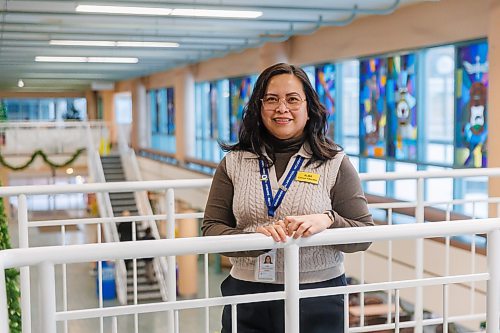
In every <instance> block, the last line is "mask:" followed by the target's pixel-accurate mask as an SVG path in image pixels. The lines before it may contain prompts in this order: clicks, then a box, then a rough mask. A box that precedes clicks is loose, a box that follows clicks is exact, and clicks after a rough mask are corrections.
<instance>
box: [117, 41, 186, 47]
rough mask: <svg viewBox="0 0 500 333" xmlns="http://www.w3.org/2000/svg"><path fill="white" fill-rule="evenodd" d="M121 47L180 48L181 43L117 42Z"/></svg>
mask: <svg viewBox="0 0 500 333" xmlns="http://www.w3.org/2000/svg"><path fill="white" fill-rule="evenodd" d="M116 46H121V47H179V43H171V42H116Z"/></svg>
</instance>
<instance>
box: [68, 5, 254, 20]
mask: <svg viewBox="0 0 500 333" xmlns="http://www.w3.org/2000/svg"><path fill="white" fill-rule="evenodd" d="M76 11H77V12H82V13H106V14H128V15H158V16H167V15H173V16H195V17H226V18H257V17H259V16H262V12H259V11H251V10H222V9H196V8H176V9H171V8H159V7H131V6H103V5H78V6H76Z"/></svg>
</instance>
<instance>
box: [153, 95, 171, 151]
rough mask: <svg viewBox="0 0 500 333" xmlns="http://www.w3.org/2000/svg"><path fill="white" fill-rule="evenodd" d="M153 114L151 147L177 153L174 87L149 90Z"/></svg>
mask: <svg viewBox="0 0 500 333" xmlns="http://www.w3.org/2000/svg"><path fill="white" fill-rule="evenodd" d="M147 94H148V107H149V113H150V115H151V148H153V149H158V150H161V151H165V152H167V153H172V154H173V153H175V144H176V143H175V108H174V88H161V89H156V90H150V91H148V93H147Z"/></svg>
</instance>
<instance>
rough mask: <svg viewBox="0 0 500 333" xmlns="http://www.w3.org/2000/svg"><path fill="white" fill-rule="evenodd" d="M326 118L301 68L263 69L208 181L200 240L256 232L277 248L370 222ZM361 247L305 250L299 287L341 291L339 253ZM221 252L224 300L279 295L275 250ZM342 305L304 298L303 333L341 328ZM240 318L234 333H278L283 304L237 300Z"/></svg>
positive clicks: (339, 300) (226, 324) (334, 299)
mask: <svg viewBox="0 0 500 333" xmlns="http://www.w3.org/2000/svg"><path fill="white" fill-rule="evenodd" d="M326 120H327V111H326V108H325V106H324V105H322V104H321V103H320V102H319V98H318V95H317V93H316V92H315V90H314V89H313V87H312V85H311V82H310V81H309V79H308V77H307V75H306V73H305V72H304V71H303V70H302V69H300V68H298V67H296V66H293V65H288V64H284V63H281V64H276V65H274V66H271V67H269V68H267V69H266V70H264V71H263V72H262V74H261V75H260V76H259V78H258V79H257V82H256V83H255V87H254V90H253V92H252V95H251V97H250V100H249V101H248V104H247V105H246V106H245V107H244V113H243V124H242V127H241V129H240V132H239V137H238V139H239V141H238V143H236V144H234V145H223V148H225V149H226V150H228V151H229V153H228V154H227V155H226V157H225V158H224V159H223V160H222V162H221V163H220V164H219V166H218V167H217V170H216V172H215V175H214V179H213V182H212V188H211V189H210V194H209V198H208V201H207V206H206V209H205V217H204V221H203V227H202V229H203V234H204V235H207V236H213V235H230V234H241V233H253V232H258V233H262V234H264V235H266V236H268V237H272V238H273V239H274V241H276V242H283V241H286V239H287V237H294V238H299V237H309V236H311V235H313V234H316V233H319V232H322V231H324V230H325V229H327V228H347V227H363V226H369V225H373V221H372V218H371V215H370V213H369V212H368V207H367V204H366V199H365V198H364V196H363V192H362V189H361V185H360V182H359V178H358V176H357V173H356V171H355V170H354V168H353V166H352V165H351V164H350V162H349V160H348V159H347V158H346V157H345V155H344V153H343V151H342V149H341V148H340V147H339V146H338V145H336V144H335V143H334V142H332V141H331V140H330V139H329V138H327V137H326V136H325V133H326V126H327V125H326V124H327V122H326ZM259 193H261V194H262V195H259ZM368 246H369V244H349V245H341V246H335V247H309V248H304V249H302V250H301V252H300V259H299V260H300V269H301V272H300V283H301V289H309V288H321V287H335V286H341V285H345V284H346V281H345V275H344V266H343V261H344V259H343V254H342V252H340V251H343V252H355V251H364V250H366V249H367V248H368ZM224 254H225V255H227V256H230V257H232V258H231V263H232V264H233V268H232V269H231V273H230V276H229V277H228V278H227V279H226V280H225V281H224V282H223V283H222V285H221V292H222V295H223V296H229V295H241V294H248V293H260V292H271V291H280V290H283V282H284V279H283V271H284V258H283V252H282V250H280V249H278V250H271V251H270V250H260V251H249V252H243V253H242V252H237V253H224ZM343 302H344V301H343V296H342V295H335V296H328V297H321V298H319V299H312V298H311V299H307V300H306V299H304V300H302V301H301V310H300V328H301V332H311V333H320V332H343V330H344V315H343V313H344V312H343V311H344V310H343V309H344V308H343ZM263 314H264V315H263ZM237 322H238V331H241V332H269V333H270V332H273V333H275V332H278V333H281V332H284V309H283V304H282V303H280V302H267V303H251V304H240V305H239V306H238V318H237ZM222 332H223V333H229V332H231V308H230V307H225V308H224V311H223V315H222Z"/></svg>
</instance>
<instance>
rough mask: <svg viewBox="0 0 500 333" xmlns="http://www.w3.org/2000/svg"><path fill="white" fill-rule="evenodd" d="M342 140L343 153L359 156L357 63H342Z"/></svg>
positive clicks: (354, 61) (355, 61)
mask: <svg viewBox="0 0 500 333" xmlns="http://www.w3.org/2000/svg"><path fill="white" fill-rule="evenodd" d="M341 68H342V78H341V80H342V82H341V83H340V84H341V86H342V97H341V98H342V104H341V105H342V110H338V111H340V112H341V113H342V117H341V119H342V135H343V137H342V139H341V145H343V147H344V149H345V151H346V152H347V153H349V154H359V61H357V60H352V61H345V62H343V63H342V66H341Z"/></svg>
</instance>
